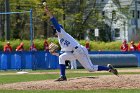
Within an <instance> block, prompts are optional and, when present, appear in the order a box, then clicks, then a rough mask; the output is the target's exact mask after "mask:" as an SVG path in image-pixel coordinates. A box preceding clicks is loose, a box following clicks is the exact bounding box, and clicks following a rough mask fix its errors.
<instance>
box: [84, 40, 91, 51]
mask: <svg viewBox="0 0 140 93" xmlns="http://www.w3.org/2000/svg"><path fill="white" fill-rule="evenodd" d="M85 47H86V48H87V50H88V51H90V45H89V41H86V45H85Z"/></svg>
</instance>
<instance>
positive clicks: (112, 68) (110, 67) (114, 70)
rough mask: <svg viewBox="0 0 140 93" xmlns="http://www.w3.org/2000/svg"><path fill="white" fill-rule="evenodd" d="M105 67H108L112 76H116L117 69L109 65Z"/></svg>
mask: <svg viewBox="0 0 140 93" xmlns="http://www.w3.org/2000/svg"><path fill="white" fill-rule="evenodd" d="M107 67H109V72H111V73H113V74H114V75H118V71H117V69H115V68H114V67H113V66H112V65H111V64H108V65H107Z"/></svg>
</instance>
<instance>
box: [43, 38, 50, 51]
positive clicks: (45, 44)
mask: <svg viewBox="0 0 140 93" xmlns="http://www.w3.org/2000/svg"><path fill="white" fill-rule="evenodd" d="M44 51H49V43H48V41H47V40H45V41H44Z"/></svg>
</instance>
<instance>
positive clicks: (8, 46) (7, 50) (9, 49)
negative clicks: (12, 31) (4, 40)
mask: <svg viewBox="0 0 140 93" xmlns="http://www.w3.org/2000/svg"><path fill="white" fill-rule="evenodd" d="M11 51H12V47H11V46H10V45H5V46H4V52H11Z"/></svg>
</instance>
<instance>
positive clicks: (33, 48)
mask: <svg viewBox="0 0 140 93" xmlns="http://www.w3.org/2000/svg"><path fill="white" fill-rule="evenodd" d="M30 51H37V49H36V46H35V44H34V42H32V45H31V46H30Z"/></svg>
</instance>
